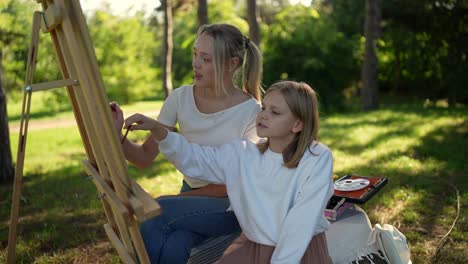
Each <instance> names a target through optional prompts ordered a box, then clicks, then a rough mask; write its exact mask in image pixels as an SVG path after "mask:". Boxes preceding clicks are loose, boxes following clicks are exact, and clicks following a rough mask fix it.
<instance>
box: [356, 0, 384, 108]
mask: <svg viewBox="0 0 468 264" xmlns="http://www.w3.org/2000/svg"><path fill="white" fill-rule="evenodd" d="M380 18H381V0H366V19H365V23H364V24H365V25H364V35H365V38H366V42H365V50H364V63H363V66H362V77H361V78H362V90H361V109H362V110H365V111H367V110H373V109H377V108H378V106H379V103H378V82H377V81H378V80H377V78H378V71H377V65H378V59H377V53H376V49H377V38H378V37H379V35H380V30H379V25H380Z"/></svg>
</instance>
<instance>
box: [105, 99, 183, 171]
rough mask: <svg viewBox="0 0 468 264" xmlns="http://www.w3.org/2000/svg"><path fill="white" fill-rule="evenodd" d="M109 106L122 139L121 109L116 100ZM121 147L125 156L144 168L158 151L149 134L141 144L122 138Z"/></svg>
mask: <svg viewBox="0 0 468 264" xmlns="http://www.w3.org/2000/svg"><path fill="white" fill-rule="evenodd" d="M110 108H111V113H112V119H113V121H114V126H115V128H116V130H117V133H119V134H120V139H121V140H122V139H123V138H124V136H123V135H122V126H123V123H124V120H123V112H122V109H121V108H120V107H119V105H118V104H117V103H116V102H111V103H110ZM125 127H127V126H125ZM167 129H169V130H171V131H174V130H175V129H174V128H172V127H167ZM122 147H123V151H124V155H125V158H126V159H127V160H128V161H130V162H131V163H133V164H134V165H135V166H137V167H138V168H146V167H148V166H150V165H151V164H152V162H153V160H154V159H155V158H156V156H157V155H158V153H159V149H158V144H157V143H156V142H155V141H154V140H153V139H152V138H151V136H150V137H148V138H147V139H146V140H145V142H144V143H143V144H136V143H133V142H132V141H130V140H128V139H124V141H123V142H122Z"/></svg>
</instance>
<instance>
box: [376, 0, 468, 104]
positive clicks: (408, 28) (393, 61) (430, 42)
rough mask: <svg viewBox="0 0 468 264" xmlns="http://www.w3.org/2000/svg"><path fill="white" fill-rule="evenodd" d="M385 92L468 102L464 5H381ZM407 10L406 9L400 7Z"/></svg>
mask: <svg viewBox="0 0 468 264" xmlns="http://www.w3.org/2000/svg"><path fill="white" fill-rule="evenodd" d="M382 3H383V11H384V16H383V19H384V21H385V24H384V28H383V30H384V31H383V36H382V39H383V41H384V42H385V44H386V45H384V46H381V47H380V49H381V50H382V53H384V54H386V58H387V60H385V61H383V63H381V67H380V69H381V73H380V76H379V77H380V80H381V81H382V86H383V88H384V89H387V90H389V89H391V90H393V91H396V92H403V93H406V94H408V93H409V94H413V95H418V96H425V97H426V98H430V99H441V98H448V99H449V102H450V103H455V102H464V103H466V102H467V101H468V90H467V89H466V83H468V76H467V74H466V72H468V61H467V60H468V58H467V57H468V49H467V45H466V40H467V39H468V16H467V14H468V4H467V3H466V1H452V0H444V1H435V2H431V3H429V2H427V1H423V0H420V1H410V2H408V1H400V0H395V1H383V2H382ZM402 6H404V8H402Z"/></svg>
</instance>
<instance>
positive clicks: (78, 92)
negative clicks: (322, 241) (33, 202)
mask: <svg viewBox="0 0 468 264" xmlns="http://www.w3.org/2000/svg"><path fill="white" fill-rule="evenodd" d="M37 2H38V3H40V4H41V5H42V9H43V10H44V11H43V12H35V13H34V16H33V29H32V34H31V44H30V47H29V55H28V63H27V70H26V80H25V85H26V87H25V90H24V99H23V108H22V115H21V123H20V135H19V142H18V156H17V164H16V171H15V181H14V187H13V199H12V207H11V218H10V230H9V235H8V259H7V263H8V264H13V263H14V262H15V247H16V239H17V225H18V214H19V201H20V196H21V185H22V177H23V166H24V157H25V147H26V138H27V130H28V120H29V111H30V105H31V95H32V93H33V92H36V91H43V90H48V89H52V88H57V87H67V92H68V97H69V99H70V102H71V105H72V107H73V112H74V114H75V119H76V121H77V125H78V128H79V131H80V135H81V138H82V141H83V145H84V147H85V151H86V154H87V157H88V159H87V160H84V161H83V164H84V167H85V170H86V172H87V174H88V175H89V176H90V177H91V178H92V179H93V182H94V184H95V185H96V187H97V190H98V192H99V194H100V195H99V196H100V197H101V201H102V205H103V208H104V211H105V214H106V217H107V220H108V223H107V224H105V225H104V229H105V231H106V234H107V236H108V237H109V239H110V241H111V243H112V244H113V246H114V247H115V249H116V250H117V252H118V254H119V256H120V257H121V259H122V261H123V262H124V263H150V261H149V258H148V255H147V253H146V250H145V247H144V244H143V241H142V238H141V234H140V232H139V229H138V223H140V222H142V221H144V220H146V219H149V218H151V217H154V216H156V215H158V214H159V213H160V211H161V210H160V207H159V205H158V204H157V203H156V202H155V201H154V200H153V199H152V198H151V196H150V195H149V194H147V193H146V192H145V191H144V190H143V189H142V188H141V187H140V186H139V185H138V184H137V183H136V182H135V181H133V180H132V179H131V178H130V177H129V175H128V168H127V163H126V160H125V157H124V154H123V150H122V146H121V144H120V142H119V136H118V134H117V132H116V131H115V128H114V125H113V121H112V118H111V112H110V108H109V104H108V100H107V99H106V95H105V92H104V85H103V81H102V78H101V74H100V72H99V68H98V64H97V60H96V55H95V53H94V48H93V45H92V43H91V38H90V36H89V32H88V29H87V25H86V21H85V19H84V16H83V13H82V9H81V5H80V2H79V1H78V0H37ZM41 29H42V31H43V33H48V34H50V36H51V38H52V42H53V44H54V47H55V52H56V55H57V58H58V62H59V64H60V69H61V72H62V76H63V80H58V81H52V82H47V83H39V84H34V83H33V76H34V69H35V62H36V54H37V48H38V42H39V41H38V40H39V31H40V30H41Z"/></svg>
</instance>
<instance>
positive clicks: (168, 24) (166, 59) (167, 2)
mask: <svg viewBox="0 0 468 264" xmlns="http://www.w3.org/2000/svg"><path fill="white" fill-rule="evenodd" d="M161 4H162V6H163V9H164V44H163V63H162V66H163V89H164V94H165V96H166V98H167V96H169V94H170V93H171V92H172V77H171V76H172V0H161Z"/></svg>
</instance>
